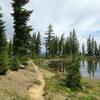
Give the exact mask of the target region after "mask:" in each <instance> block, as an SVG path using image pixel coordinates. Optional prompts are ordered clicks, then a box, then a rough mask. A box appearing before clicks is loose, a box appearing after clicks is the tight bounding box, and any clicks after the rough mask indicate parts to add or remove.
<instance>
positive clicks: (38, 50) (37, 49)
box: [35, 32, 41, 55]
mask: <svg viewBox="0 0 100 100" xmlns="http://www.w3.org/2000/svg"><path fill="white" fill-rule="evenodd" d="M35 51H36V52H35V53H36V55H40V51H41V36H40V32H38V34H37V38H36V50H35Z"/></svg>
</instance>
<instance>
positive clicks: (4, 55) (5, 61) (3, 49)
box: [0, 9, 8, 74]
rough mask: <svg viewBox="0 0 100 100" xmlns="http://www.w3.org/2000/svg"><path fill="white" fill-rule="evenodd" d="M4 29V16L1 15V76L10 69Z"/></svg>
mask: <svg viewBox="0 0 100 100" xmlns="http://www.w3.org/2000/svg"><path fill="white" fill-rule="evenodd" d="M0 10H1V9H0ZM4 28H5V26H4V22H3V21H2V14H0V74H6V71H7V69H8V68H7V67H8V50H7V49H8V47H7V39H6V34H5V30H4Z"/></svg>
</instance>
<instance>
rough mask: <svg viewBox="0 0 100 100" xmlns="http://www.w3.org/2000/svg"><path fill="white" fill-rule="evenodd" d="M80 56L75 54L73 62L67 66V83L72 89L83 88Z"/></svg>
mask: <svg viewBox="0 0 100 100" xmlns="http://www.w3.org/2000/svg"><path fill="white" fill-rule="evenodd" d="M80 81H81V74H80V57H79V56H76V55H74V56H73V59H72V62H71V63H70V64H69V65H68V66H67V67H66V80H65V82H66V85H67V86H68V87H69V88H71V89H72V90H73V89H75V90H77V89H78V88H81V82H80Z"/></svg>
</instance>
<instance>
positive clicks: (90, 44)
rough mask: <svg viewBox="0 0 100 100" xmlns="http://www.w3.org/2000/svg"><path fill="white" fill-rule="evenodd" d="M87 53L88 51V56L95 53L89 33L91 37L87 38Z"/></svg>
mask: <svg viewBox="0 0 100 100" xmlns="http://www.w3.org/2000/svg"><path fill="white" fill-rule="evenodd" d="M87 53H88V56H91V55H92V54H93V51H92V41H91V36H90V35H89V38H88V39H87Z"/></svg>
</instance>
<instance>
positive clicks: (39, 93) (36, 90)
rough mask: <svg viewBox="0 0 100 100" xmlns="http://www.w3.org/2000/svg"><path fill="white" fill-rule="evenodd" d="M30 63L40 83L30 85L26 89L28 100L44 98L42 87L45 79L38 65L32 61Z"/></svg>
mask: <svg viewBox="0 0 100 100" xmlns="http://www.w3.org/2000/svg"><path fill="white" fill-rule="evenodd" d="M31 63H32V62H31ZM32 65H33V67H34V70H35V72H36V77H37V78H36V79H37V81H38V82H39V83H40V84H34V85H33V86H32V87H30V89H29V91H28V94H29V97H30V99H29V100H44V98H43V93H44V87H45V80H44V78H43V74H42V73H41V71H40V70H39V68H38V66H36V65H35V64H34V63H32Z"/></svg>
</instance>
